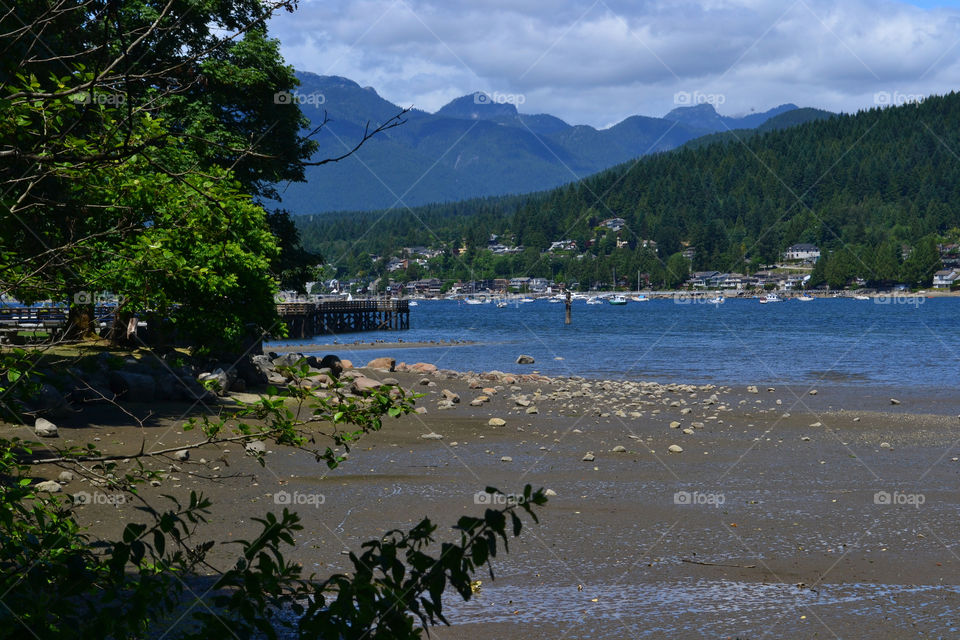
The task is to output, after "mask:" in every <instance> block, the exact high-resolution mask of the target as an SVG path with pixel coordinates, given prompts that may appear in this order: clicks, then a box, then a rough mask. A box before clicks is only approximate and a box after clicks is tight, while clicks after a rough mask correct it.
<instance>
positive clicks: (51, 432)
mask: <svg viewBox="0 0 960 640" xmlns="http://www.w3.org/2000/svg"><path fill="white" fill-rule="evenodd" d="M33 432H34V433H35V434H37V435H38V436H40V437H41V438H58V437H60V430H59V429H58V428H57V425H55V424H53V423H52V422H50V421H49V420H47V419H46V418H37V421H36V422H35V423H34V424H33Z"/></svg>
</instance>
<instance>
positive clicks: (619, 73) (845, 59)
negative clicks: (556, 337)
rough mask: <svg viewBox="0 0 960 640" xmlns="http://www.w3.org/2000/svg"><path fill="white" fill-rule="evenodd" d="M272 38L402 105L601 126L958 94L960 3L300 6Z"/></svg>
mask: <svg viewBox="0 0 960 640" xmlns="http://www.w3.org/2000/svg"><path fill="white" fill-rule="evenodd" d="M270 32H271V35H273V36H274V37H277V38H279V39H280V42H281V51H282V53H283V55H284V57H285V59H286V60H287V62H288V63H290V64H292V65H294V67H296V68H297V69H298V70H302V71H311V72H313V73H317V74H320V75H338V76H344V77H347V78H350V79H351V80H354V81H355V82H357V83H359V84H360V85H362V86H372V87H373V88H374V89H376V90H377V92H378V93H379V94H380V95H381V96H383V97H384V98H386V99H387V100H390V101H391V102H394V103H396V104H399V105H402V106H411V105H412V106H414V107H416V108H419V109H424V110H426V111H431V112H432V111H436V110H437V109H439V108H440V107H442V106H443V105H444V104H446V103H447V102H449V101H450V100H452V99H454V98H456V97H459V96H462V95H466V94H468V93H472V92H475V91H483V92H486V93H487V94H488V95H490V96H491V97H492V99H494V100H497V101H499V102H510V103H512V104H515V105H516V106H517V108H518V109H519V110H520V111H521V112H522V113H550V114H553V115H555V116H558V117H560V118H563V119H564V120H566V121H567V122H568V123H570V124H589V125H592V126H595V127H598V128H603V127H607V126H610V125H613V124H615V123H617V122H619V121H621V120H623V119H624V118H626V117H628V116H630V115H637V114H639V115H647V116H662V115H664V114H666V113H667V112H668V111H670V110H671V109H673V108H675V107H677V106H689V105H692V104H701V103H710V104H713V105H714V107H715V108H716V109H717V111H719V112H720V113H721V114H724V115H744V114H747V113H751V112H753V111H765V110H767V109H770V108H772V107H775V106H777V105H780V104H783V103H787V102H792V103H795V104H797V105H799V106H801V107H807V106H809V107H818V108H821V109H828V110H830V111H844V112H855V111H857V110H859V109H865V108H872V107H874V106H876V105H878V104H879V105H886V104H900V103H903V102H907V101H912V100H918V99H919V100H922V99H923V97H925V96H928V95H931V94H943V93H946V92H948V91H951V90H955V89H958V90H960V0H913V1H911V2H906V1H902V0H795V1H794V0H699V1H690V0H353V1H346V0H300V2H299V7H298V9H297V11H296V12H295V13H293V14H286V13H284V14H281V15H279V16H277V17H275V18H274V19H273V20H272V21H271V23H270Z"/></svg>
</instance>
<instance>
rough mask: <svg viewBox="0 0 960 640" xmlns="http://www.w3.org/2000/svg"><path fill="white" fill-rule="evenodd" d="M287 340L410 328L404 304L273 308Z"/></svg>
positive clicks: (357, 302)
mask: <svg viewBox="0 0 960 640" xmlns="http://www.w3.org/2000/svg"><path fill="white" fill-rule="evenodd" d="M277 312H278V313H279V314H280V318H281V319H282V320H283V321H284V322H285V323H286V325H287V331H288V335H289V337H290V338H311V337H313V336H316V335H322V334H339V333H353V332H356V331H381V330H384V331H394V330H402V329H409V328H410V302H409V301H408V300H351V301H346V300H338V301H334V302H315V303H314V302H296V303H282V304H278V305H277Z"/></svg>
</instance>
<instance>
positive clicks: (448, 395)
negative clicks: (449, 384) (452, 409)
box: [440, 389, 460, 404]
mask: <svg viewBox="0 0 960 640" xmlns="http://www.w3.org/2000/svg"><path fill="white" fill-rule="evenodd" d="M440 393H441V395H443V397H444V399H445V400H447V401H448V402H452V403H453V404H458V403H459V402H460V394H459V393H454V392H453V391H450V389H444V390H443V391H441V392H440Z"/></svg>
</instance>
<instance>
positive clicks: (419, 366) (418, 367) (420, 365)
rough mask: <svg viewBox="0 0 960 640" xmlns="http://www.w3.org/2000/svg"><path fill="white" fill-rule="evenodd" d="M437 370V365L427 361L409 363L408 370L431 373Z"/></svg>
mask: <svg viewBox="0 0 960 640" xmlns="http://www.w3.org/2000/svg"><path fill="white" fill-rule="evenodd" d="M436 370H437V365H435V364H430V363H428V362H416V363H414V364H412V365H410V371H413V372H414V373H433V372H434V371H436Z"/></svg>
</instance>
